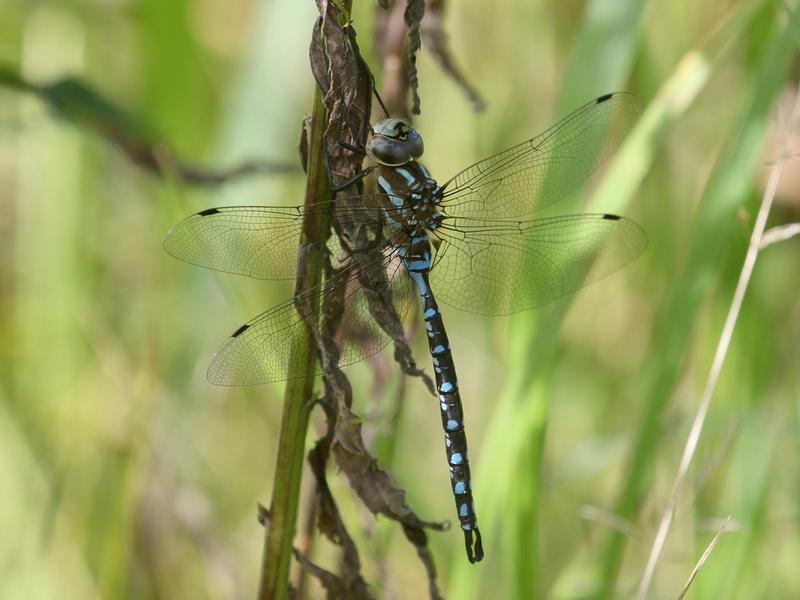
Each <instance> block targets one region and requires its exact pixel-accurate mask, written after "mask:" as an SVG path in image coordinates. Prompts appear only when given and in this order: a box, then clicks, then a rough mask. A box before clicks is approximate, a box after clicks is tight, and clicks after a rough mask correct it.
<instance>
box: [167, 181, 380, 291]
mask: <svg viewBox="0 0 800 600" xmlns="http://www.w3.org/2000/svg"><path fill="white" fill-rule="evenodd" d="M372 196H374V195H368V196H363V197H362V196H359V198H358V199H360V200H363V201H364V202H363V204H358V205H357V206H344V205H338V204H336V203H333V202H321V203H319V204H313V205H311V206H294V207H271V206H230V207H223V208H209V209H207V210H203V211H200V212H199V213H195V214H193V215H191V216H189V217H187V218H186V219H184V220H183V221H181V222H180V223H178V224H177V225H175V226H174V227H173V228H172V229H171V230H170V231H169V233H168V234H167V237H166V239H165V240H164V248H165V249H166V251H167V252H169V253H170V254H172V255H173V256H175V257H176V258H179V259H181V260H184V261H186V262H188V263H192V264H194V265H199V266H201V267H206V268H208V269H213V270H215V271H224V272H226V273H235V274H237V275H246V276H248V277H255V278H256V279H294V278H295V276H296V272H297V248H298V245H299V244H300V238H301V233H302V228H303V221H304V217H306V216H310V217H312V218H316V217H320V218H324V217H327V215H328V214H329V213H332V214H333V216H334V218H335V219H338V220H339V221H342V222H346V223H348V224H349V225H350V226H351V227H354V226H355V225H360V224H369V223H374V222H375V220H376V219H377V216H378V211H377V209H375V208H371V207H370V206H369V205H368V203H367V202H366V201H367V200H371V199H372ZM330 246H331V247H330V249H331V251H332V252H333V253H334V255H335V258H336V259H339V260H342V259H344V252H343V251H341V249H339V248H338V242H337V241H336V240H335V239H334V238H332V241H331V243H330Z"/></svg>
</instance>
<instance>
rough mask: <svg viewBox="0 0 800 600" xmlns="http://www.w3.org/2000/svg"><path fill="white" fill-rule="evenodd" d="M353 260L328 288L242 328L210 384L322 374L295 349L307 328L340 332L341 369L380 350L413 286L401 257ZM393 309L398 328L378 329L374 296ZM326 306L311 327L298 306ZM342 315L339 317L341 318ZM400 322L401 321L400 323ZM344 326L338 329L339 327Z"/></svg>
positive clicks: (220, 355) (221, 354)
mask: <svg viewBox="0 0 800 600" xmlns="http://www.w3.org/2000/svg"><path fill="white" fill-rule="evenodd" d="M365 262H366V261H364V260H362V261H360V262H359V261H354V262H353V263H352V264H351V265H350V266H347V267H343V268H341V269H340V270H338V271H336V273H335V274H334V275H332V276H331V277H329V278H328V279H327V280H326V281H325V282H324V283H323V284H321V285H319V286H317V287H315V288H312V289H310V290H308V291H306V292H304V293H302V294H300V295H299V296H297V297H296V298H294V299H292V300H289V301H287V302H284V303H283V304H280V305H278V306H276V307H274V308H272V309H270V310H268V311H267V312H265V313H263V314H261V315H260V316H258V317H256V318H255V319H253V320H252V321H250V322H248V323H246V324H245V325H242V326H241V327H240V328H239V329H237V330H236V331H235V332H234V333H233V335H231V337H230V338H228V341H227V342H226V343H225V344H224V345H223V346H222V348H220V349H219V351H218V352H217V353H216V354H215V355H214V358H213V359H212V361H211V364H210V365H209V368H208V379H209V381H211V382H212V383H215V384H218V385H254V384H260V383H269V382H272V381H282V380H285V379H293V378H296V377H305V376H307V375H310V374H319V373H321V368H320V366H319V364H318V361H316V360H314V361H307V360H305V358H304V357H301V356H299V355H298V353H297V352H296V351H295V350H294V348H296V347H297V346H298V344H299V343H300V340H301V338H302V337H303V336H304V335H305V331H306V329H305V328H306V325H307V324H308V325H309V326H310V327H311V328H312V329H313V331H314V333H315V334H317V335H322V336H326V335H327V334H326V332H330V331H336V332H337V333H336V334H335V337H334V338H333V341H334V343H335V344H336V346H337V347H338V349H339V354H340V356H339V361H338V364H339V366H346V365H349V364H353V363H355V362H358V361H360V360H363V359H364V358H367V357H368V356H371V355H373V354H375V353H376V352H378V351H380V350H381V349H382V348H383V347H384V346H386V344H388V343H389V342H390V341H391V340H392V338H393V337H395V335H396V333H397V332H396V331H393V330H392V327H400V328H401V327H402V324H401V319H402V318H403V317H404V315H405V314H406V313H407V311H408V308H409V306H410V305H411V302H412V299H413V294H412V293H411V288H410V281H409V280H408V277H407V275H406V274H405V272H404V269H403V267H402V266H401V264H400V261H399V260H398V259H397V257H396V256H394V255H390V254H386V255H384V254H380V256H379V257H378V258H377V259H375V260H372V261H371V262H370V264H366V265H365V264H364V263H365ZM376 294H377V295H381V296H382V297H383V298H385V299H387V301H388V302H391V303H392V305H393V306H394V311H395V316H396V318H395V322H394V325H392V324H391V323H390V324H389V325H387V324H386V323H387V322H389V320H387V319H386V318H384V319H383V323H384V325H383V326H379V325H377V324H376V320H375V316H374V311H375V310H376V302H379V301H377V300H376V297H375V295H376ZM301 306H314V307H321V311H320V314H319V316H318V317H317V318H316V319H312V320H311V322H310V323H309V322H308V321H306V320H304V319H303V318H302V317H301V315H300V313H299V312H298V308H297V307H301ZM339 314H340V315H341V316H338V315H339ZM397 317H399V318H397ZM337 321H340V323H339V325H338V327H334V324H335V323H336V322H337Z"/></svg>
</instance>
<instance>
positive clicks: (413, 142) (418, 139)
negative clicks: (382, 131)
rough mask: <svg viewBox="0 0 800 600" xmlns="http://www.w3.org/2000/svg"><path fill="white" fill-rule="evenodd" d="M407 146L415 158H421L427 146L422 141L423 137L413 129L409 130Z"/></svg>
mask: <svg viewBox="0 0 800 600" xmlns="http://www.w3.org/2000/svg"><path fill="white" fill-rule="evenodd" d="M406 144H407V145H408V152H409V154H411V156H412V157H414V158H419V157H420V156H422V153H423V152H424V151H425V144H424V143H423V141H422V136H421V135H420V134H419V133H418V132H417V130H416V129H414V128H412V127H409V128H408V138H407V139H406Z"/></svg>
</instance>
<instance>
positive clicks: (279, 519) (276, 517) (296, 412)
mask: <svg viewBox="0 0 800 600" xmlns="http://www.w3.org/2000/svg"><path fill="white" fill-rule="evenodd" d="M326 122H327V118H326V110H325V105H324V104H323V103H322V95H321V93H320V91H319V88H317V90H316V92H315V94H314V112H313V113H312V116H311V132H310V140H309V156H308V182H307V184H306V198H305V204H306V206H308V205H309V204H315V203H318V202H324V201H327V200H330V197H331V190H330V183H329V181H328V175H327V170H326V165H325V147H324V140H323V133H324V130H325V124H326ZM317 215H318V213H317ZM330 225H331V217H330V214H326V215H324V216H315V215H314V214H313V213H312V214H311V216H308V215H307V216H306V217H305V221H304V222H303V240H302V242H301V244H308V245H309V252H308V253H307V254H306V257H305V261H306V262H305V266H306V268H305V277H302V278H301V279H299V280H298V284H297V289H296V290H295V294H297V293H300V292H302V291H304V290H307V289H310V288H312V287H314V286H316V285H318V284H319V283H320V281H321V280H322V269H323V266H324V260H325V241H326V239H327V237H328V232H329V230H330ZM301 260H302V259H301ZM313 308H314V310H315V311H318V310H319V307H318V306H315V307H313ZM312 318H313V317H312ZM316 360H317V352H316V347H315V344H314V339H313V336H312V334H311V332H310V331H309V330H308V328H306V330H305V335H303V336H300V337H298V339H297V341H296V343H295V344H294V345H293V346H292V349H291V352H290V357H289V364H312V363H313V362H315V361H316ZM309 372H310V373H312V374H310V375H308V376H307V377H304V378H302V379H291V380H289V381H288V382H287V384H286V392H285V394H284V405H283V417H282V419H281V432H280V438H279V440H278V456H277V462H276V468H275V487H274V489H273V492H272V505H271V506H270V519H269V522H268V523H267V527H266V539H265V541H264V552H263V555H262V559H261V580H260V582H259V591H258V598H259V600H279V599H284V598H288V596H289V564H290V562H291V557H292V541H293V539H294V532H295V523H296V521H297V509H298V504H299V496H300V478H301V475H302V471H303V460H304V457H305V440H306V430H307V429H308V420H309V415H310V413H311V402H310V400H311V394H312V392H313V388H314V379H315V377H314V375H313V373H314V369H309Z"/></svg>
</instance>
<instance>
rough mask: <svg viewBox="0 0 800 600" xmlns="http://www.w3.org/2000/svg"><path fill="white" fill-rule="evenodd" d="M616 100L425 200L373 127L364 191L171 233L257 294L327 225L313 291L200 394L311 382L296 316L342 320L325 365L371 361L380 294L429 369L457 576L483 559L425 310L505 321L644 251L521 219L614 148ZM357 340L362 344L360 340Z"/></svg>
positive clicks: (447, 385)
mask: <svg viewBox="0 0 800 600" xmlns="http://www.w3.org/2000/svg"><path fill="white" fill-rule="evenodd" d="M639 110H640V109H639V102H638V100H637V99H636V97H635V96H632V95H630V94H626V93H620V94H609V95H606V96H602V97H600V98H597V99H596V100H593V101H591V102H589V103H588V104H585V105H584V106H582V107H581V108H579V109H578V110H576V111H575V112H573V113H572V114H570V115H568V116H567V117H565V118H564V119H562V120H561V121H560V122H558V123H557V124H556V125H554V126H552V127H550V128H549V129H547V130H546V131H544V132H542V133H541V134H539V135H538V136H536V137H534V138H532V139H530V140H528V141H526V142H523V143H521V144H519V145H517V146H514V147H512V148H509V149H508V150H505V151H504V152H500V153H499V154H495V155H494V156H491V157H489V158H487V159H484V160H482V161H480V162H477V163H475V164H473V165H471V166H470V167H467V168H466V169H464V170H463V171H461V172H460V173H459V174H457V175H456V176H455V177H453V178H452V179H450V180H448V181H447V182H446V183H444V184H442V185H439V184H437V182H436V180H434V179H433V177H432V176H431V174H430V173H429V172H428V170H427V169H426V168H425V166H423V165H422V164H421V163H420V162H418V159H419V158H420V156H421V155H422V150H423V143H422V138H421V137H420V135H419V133H418V132H417V131H416V130H414V129H413V128H412V127H410V126H409V125H408V124H407V123H405V122H404V121H402V120H400V119H391V118H390V119H385V120H383V121H381V122H379V123H378V124H376V125H375V126H374V127H373V128H372V130H371V132H370V136H369V139H368V141H367V146H366V149H365V150H366V153H367V155H368V156H369V157H370V158H371V159H373V160H374V161H375V163H376V165H375V166H374V167H372V170H373V171H374V174H375V175H376V181H377V186H376V191H375V192H373V193H369V194H363V195H360V196H356V197H352V196H351V197H349V198H348V201H347V202H346V203H345V202H342V203H339V202H334V203H321V204H319V205H315V206H311V207H309V206H305V207H303V206H300V207H294V208H277V207H266V206H250V207H239V206H237V207H228V208H212V209H208V210H204V211H201V212H199V213H197V214H195V215H192V216H190V217H188V218H187V219H185V220H183V221H181V222H180V223H178V224H177V225H176V226H175V227H174V228H173V229H172V230H171V231H170V233H169V234H168V236H167V239H166V241H165V247H166V249H167V251H168V252H169V253H170V254H173V255H174V256H176V257H178V258H181V259H183V260H185V261H187V262H190V263H193V264H197V265H201V266H204V267H207V268H211V269H216V270H219V271H226V272H230V273H237V274H240V275H247V276H250V277H255V278H260V279H292V278H294V277H295V268H296V264H295V256H296V248H297V245H298V243H299V240H300V237H301V229H302V221H303V218H304V215H308V214H309V213H315V212H320V213H322V212H325V213H332V214H333V222H334V228H335V229H336V231H337V233H339V235H338V236H332V238H331V242H330V245H329V246H330V256H331V261H332V263H333V268H332V274H331V275H330V276H329V277H328V278H327V280H326V281H325V282H324V283H323V284H321V285H320V286H318V287H316V288H314V289H312V290H309V291H307V292H304V293H303V294H301V297H300V298H295V299H293V300H289V301H286V302H284V303H283V304H280V305H278V306H276V307H274V308H272V309H271V310H268V311H267V312H265V313H263V314H261V315H260V316H258V317H256V318H255V319H253V320H252V321H250V322H248V323H247V324H245V325H243V326H241V327H240V328H239V329H237V330H236V331H235V332H234V333H233V335H232V336H231V337H230V338H229V339H228V341H227V342H226V343H225V345H224V346H223V347H222V348H221V349H220V350H219V351H218V352H217V354H216V355H215V356H214V358H213V359H212V362H211V365H210V366H209V369H208V378H209V380H210V381H211V382H212V383H216V384H221V385H248V384H258V383H266V382H270V381H279V380H283V379H289V378H294V377H304V376H306V375H308V374H309V372H310V371H311V372H312V373H316V372H319V366H316V365H315V366H309V365H308V364H299V363H297V362H294V363H292V362H290V360H291V356H292V354H291V352H290V348H291V347H292V345H293V344H294V342H295V340H296V338H297V337H298V336H300V335H303V327H304V326H303V323H304V320H303V319H302V318H301V317H300V315H299V313H298V311H297V309H296V308H295V307H296V306H297V305H298V303H299V302H311V303H318V304H320V305H321V306H322V309H323V310H322V311H321V312H320V316H319V317H318V319H317V322H316V323H308V321H305V322H306V323H307V324H308V325H309V326H311V327H312V328H317V329H318V330H319V331H322V329H323V327H325V323H326V319H327V318H329V315H327V314H326V311H325V307H326V304H328V303H329V302H332V299H334V298H338V300H339V301H340V302H341V303H342V305H343V306H345V307H346V308H345V311H344V315H343V317H342V323H341V326H340V328H339V329H340V331H343V332H345V333H346V332H347V331H357V330H358V331H359V334H358V335H352V336H348V335H342V336H340V337H339V338H337V339H338V342H339V345H340V359H339V365H340V366H345V365H348V364H352V363H354V362H357V361H359V360H362V359H364V358H366V357H367V356H370V355H372V354H374V353H375V352H377V351H378V350H380V349H381V348H383V347H384V346H385V345H386V344H388V343H389V342H390V341H391V339H392V336H393V332H392V331H389V330H388V329H390V328H388V327H386V325H385V324H383V325H382V326H379V325H377V324H376V322H375V321H376V320H375V319H373V318H371V315H372V314H373V311H374V302H371V295H372V294H376V293H385V294H387V297H389V298H391V301H392V303H393V304H394V307H395V309H396V312H397V314H398V315H399V316H400V317H401V318H402V317H403V316H404V315H405V314H406V312H407V311H408V308H409V306H410V303H412V302H413V301H414V300H413V296H414V295H415V294H416V295H418V296H419V297H421V300H422V316H423V319H424V321H425V329H426V331H427V336H428V347H429V349H430V353H431V356H432V358H433V367H434V371H435V379H436V387H437V392H438V400H439V408H440V412H441V419H442V426H443V428H444V436H445V446H446V452H447V462H448V466H449V469H450V482H451V487H452V491H453V495H454V498H455V502H456V509H457V513H458V518H459V521H460V523H461V528H462V530H463V531H464V536H465V543H466V549H467V556H468V558H469V560H470V562H476V561H479V560H481V558H483V545H482V541H481V535H480V532H479V530H478V523H477V517H476V514H475V507H474V504H473V498H472V485H471V481H470V468H469V458H468V454H467V439H466V436H465V433H464V418H463V410H462V403H461V397H460V392H459V385H458V378H457V376H456V370H455V364H454V361H453V355H452V351H451V348H450V342H449V340H448V337H447V332H446V330H445V326H444V320H443V318H442V314H441V312H440V309H439V305H438V301H439V300H441V301H442V302H444V303H446V304H449V305H451V306H453V307H455V308H458V309H461V310H465V311H469V312H474V313H481V314H490V315H505V314H510V313H514V312H518V311H521V310H526V309H530V308H534V307H536V306H540V305H542V304H546V303H548V302H551V301H553V300H555V299H556V298H559V297H561V296H564V295H565V294H568V293H570V292H573V291H575V290H577V289H579V288H581V287H583V286H584V285H587V284H589V283H591V282H593V281H596V280H598V279H600V278H602V277H605V276H606V275H609V274H611V273H613V272H614V271H616V270H618V269H619V268H620V267H622V266H623V265H625V264H627V263H628V262H630V261H631V260H633V259H634V258H636V257H637V256H638V255H639V254H640V253H641V252H642V251H643V250H644V247H645V245H646V236H645V234H644V232H643V231H642V229H641V228H640V227H639V226H638V225H636V224H635V223H633V222H632V221H629V220H627V219H625V218H623V217H619V216H616V215H611V214H579V215H566V216H540V215H538V214H537V216H536V218H532V217H533V215H534V213H539V212H540V211H541V210H542V209H545V208H546V207H548V206H550V205H552V204H554V203H555V202H557V201H558V200H560V199H562V198H564V197H565V196H566V195H568V194H569V193H570V192H572V191H574V190H575V189H576V188H577V187H578V186H579V184H581V183H582V182H583V181H585V180H586V179H587V178H588V177H589V175H590V174H591V173H592V172H594V171H595V169H596V168H597V167H598V166H599V165H600V164H601V163H603V162H604V161H605V159H606V158H608V156H609V155H610V154H611V153H612V152H613V150H614V149H615V148H616V147H617V146H618V145H619V143H620V141H621V140H622V139H623V138H624V136H625V135H626V134H627V132H628V131H629V129H630V127H631V125H632V124H633V122H634V120H635V118H636V116H637V115H638V113H639ZM365 329H367V330H368V331H364V330H365Z"/></svg>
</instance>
